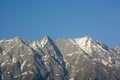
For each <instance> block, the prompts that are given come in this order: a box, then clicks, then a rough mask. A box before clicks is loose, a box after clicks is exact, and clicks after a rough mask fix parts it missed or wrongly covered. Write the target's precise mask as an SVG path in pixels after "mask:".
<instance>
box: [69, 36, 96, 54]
mask: <svg viewBox="0 0 120 80" xmlns="http://www.w3.org/2000/svg"><path fill="white" fill-rule="evenodd" d="M70 41H71V42H72V43H73V44H77V45H79V47H80V48H81V49H83V50H84V51H85V52H87V53H91V52H92V46H95V45H96V41H94V40H93V39H92V38H91V37H89V36H85V37H82V38H75V39H70Z"/></svg>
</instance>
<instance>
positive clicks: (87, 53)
mask: <svg viewBox="0 0 120 80" xmlns="http://www.w3.org/2000/svg"><path fill="white" fill-rule="evenodd" d="M0 80H120V48H109V47H107V46H106V45H104V44H102V43H100V42H98V41H95V40H93V39H91V38H90V37H83V38H77V39H60V40H57V41H53V40H51V39H50V38H49V37H48V36H46V37H44V38H43V39H42V40H37V41H29V40H24V39H21V38H18V37H16V38H14V39H9V40H0Z"/></svg>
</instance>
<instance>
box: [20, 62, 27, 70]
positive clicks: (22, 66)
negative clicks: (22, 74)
mask: <svg viewBox="0 0 120 80" xmlns="http://www.w3.org/2000/svg"><path fill="white" fill-rule="evenodd" d="M26 63H27V61H26V60H25V61H24V62H23V63H22V64H21V71H22V70H23V68H24V66H25V64H26Z"/></svg>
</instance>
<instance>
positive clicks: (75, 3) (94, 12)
mask: <svg viewBox="0 0 120 80" xmlns="http://www.w3.org/2000/svg"><path fill="white" fill-rule="evenodd" d="M45 35H48V36H50V37H51V38H52V39H54V40H56V39H60V38H67V37H70V38H77V37H83V36H86V35H87V36H90V37H92V38H93V39H95V40H100V41H102V42H103V43H105V44H107V45H109V46H120V0H0V39H9V38H13V37H15V36H19V37H22V38H25V39H30V40H38V39H41V38H42V37H44V36H45Z"/></svg>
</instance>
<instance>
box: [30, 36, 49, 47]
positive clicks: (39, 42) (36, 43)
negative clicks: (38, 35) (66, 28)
mask: <svg viewBox="0 0 120 80" xmlns="http://www.w3.org/2000/svg"><path fill="white" fill-rule="evenodd" d="M49 41H51V39H50V38H49V37H48V36H45V37H44V38H43V39H42V40H37V41H33V42H32V44H31V46H32V47H34V48H35V47H41V48H43V47H44V46H45V45H46V44H47V42H49Z"/></svg>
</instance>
